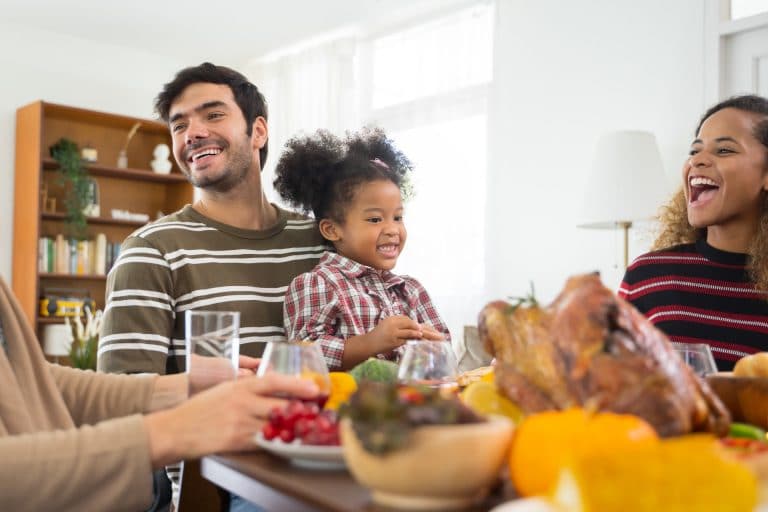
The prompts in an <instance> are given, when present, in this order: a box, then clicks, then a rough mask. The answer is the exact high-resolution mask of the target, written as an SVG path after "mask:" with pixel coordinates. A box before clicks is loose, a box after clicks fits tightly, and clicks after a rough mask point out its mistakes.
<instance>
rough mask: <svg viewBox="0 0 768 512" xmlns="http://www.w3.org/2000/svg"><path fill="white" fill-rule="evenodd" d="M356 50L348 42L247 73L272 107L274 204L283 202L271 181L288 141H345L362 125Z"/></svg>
mask: <svg viewBox="0 0 768 512" xmlns="http://www.w3.org/2000/svg"><path fill="white" fill-rule="evenodd" d="M356 47H357V44H356V41H355V39H354V38H352V37H346V38H343V39H337V40H334V41H329V42H325V43H322V44H318V45H315V46H311V47H309V48H305V49H301V50H297V51H294V52H290V53H286V54H284V55H282V56H279V57H275V58H272V59H269V60H262V61H255V62H253V63H252V64H251V65H249V66H248V67H246V69H245V70H244V73H245V74H246V76H248V78H249V79H250V80H251V81H252V82H253V83H255V84H256V85H257V86H258V87H259V90H261V91H262V93H263V94H264V96H265V97H266V99H267V105H268V107H269V156H268V157H267V164H266V166H265V167H264V170H263V178H262V183H263V184H264V189H265V191H266V193H267V197H269V199H270V200H272V201H276V202H280V201H279V198H278V197H277V194H276V193H275V192H274V189H273V188H272V181H273V180H274V178H275V173H274V169H275V164H276V163H277V161H278V160H279V158H280V154H281V153H282V148H283V146H284V145H285V143H286V141H288V139H290V138H291V137H294V136H296V135H299V134H302V133H312V132H314V131H315V130H317V129H318V128H325V129H327V130H330V131H332V132H333V133H336V134H339V135H340V134H343V133H344V131H345V130H348V129H355V128H356V127H357V126H358V125H359V124H360V120H359V114H358V110H359V109H358V104H359V100H358V90H359V87H358V85H357V78H356V72H355V53H356Z"/></svg>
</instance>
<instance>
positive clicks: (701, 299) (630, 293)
mask: <svg viewBox="0 0 768 512" xmlns="http://www.w3.org/2000/svg"><path fill="white" fill-rule="evenodd" d="M746 264H747V255H746V254H740V253H732V252H725V251H721V250H719V249H716V248H714V247H712V246H711V245H709V244H707V242H706V240H703V239H701V240H698V241H697V242H696V243H695V244H684V245H676V246H674V247H670V248H667V249H662V250H660V251H655V252H650V253H647V254H644V255H642V256H640V257H639V258H637V259H636V260H635V261H634V262H632V265H630V267H629V268H628V269H627V273H626V275H625V276H624V281H623V282H622V283H621V287H620V289H619V296H621V297H623V298H624V299H626V300H628V301H629V302H631V303H632V304H634V305H635V307H637V309H639V310H640V311H641V312H642V313H643V314H644V315H645V316H646V317H647V318H648V319H649V320H650V321H651V322H652V323H653V324H655V325H656V327H658V328H659V329H661V330H662V331H664V333H666V334H667V336H669V338H670V339H671V340H672V341H678V342H685V343H707V344H709V346H710V347H711V348H712V354H713V355H714V357H715V361H716V362H717V366H718V369H720V370H721V371H725V370H731V369H733V365H734V364H735V363H736V361H737V360H738V359H739V358H741V357H742V356H745V355H747V354H752V353H755V352H760V351H768V295H767V294H766V293H764V292H759V291H757V290H756V289H755V287H754V284H753V283H752V282H751V280H750V279H749V276H748V274H747V271H746Z"/></svg>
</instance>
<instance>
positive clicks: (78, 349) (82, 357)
mask: <svg viewBox="0 0 768 512" xmlns="http://www.w3.org/2000/svg"><path fill="white" fill-rule="evenodd" d="M101 319H102V311H101V310H100V309H99V310H97V311H96V313H95V314H94V313H92V312H91V308H90V307H88V306H85V325H83V321H82V319H81V318H80V315H79V314H78V315H76V316H75V317H74V319H73V320H72V321H70V319H69V317H66V318H65V319H64V321H65V322H66V324H67V326H68V327H69V328H70V329H71V331H72V345H70V347H69V359H70V361H71V362H72V366H74V367H75V368H80V369H81V370H95V369H96V352H97V351H98V348H99V332H100V330H101Z"/></svg>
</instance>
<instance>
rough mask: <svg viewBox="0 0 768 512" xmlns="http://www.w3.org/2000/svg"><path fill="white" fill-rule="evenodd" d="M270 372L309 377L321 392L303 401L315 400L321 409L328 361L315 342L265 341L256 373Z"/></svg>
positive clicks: (326, 390)
mask: <svg viewBox="0 0 768 512" xmlns="http://www.w3.org/2000/svg"><path fill="white" fill-rule="evenodd" d="M272 372H275V373H281V374H283V375H293V376H295V377H299V378H302V379H312V380H313V381H314V382H315V383H316V384H317V387H318V388H319V389H320V392H319V393H318V395H317V396H316V397H315V398H311V399H308V400H305V401H309V402H315V403H317V405H318V407H320V409H322V408H323V406H324V405H325V402H326V401H327V400H328V396H329V395H330V393H331V379H330V378H329V377H328V365H326V363H325V358H324V357H323V352H322V350H321V349H320V346H319V345H318V344H316V343H312V342H306V341H301V342H286V341H272V342H269V343H267V346H266V347H265V349H264V354H262V356H261V363H259V368H258V370H256V376H257V377H263V376H264V375H267V374H269V373H272ZM286 398H287V397H286Z"/></svg>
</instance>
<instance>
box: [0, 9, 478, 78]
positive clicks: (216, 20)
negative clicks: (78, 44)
mask: <svg viewBox="0 0 768 512" xmlns="http://www.w3.org/2000/svg"><path fill="white" fill-rule="evenodd" d="M457 3H461V2H460V1H459V0H450V1H445V0H443V1H442V2H440V1H439V0H268V1H267V0H219V2H210V1H204V0H185V1H183V2H181V1H178V0H166V1H164V0H128V1H127V2H121V3H115V2H110V1H103V0H67V1H66V2H63V1H61V0H2V1H0V21H2V22H5V23H9V24H12V25H14V26H16V27H21V26H26V27H30V28H34V29H40V30H46V31H51V32H56V33H59V34H64V35H69V36H74V37H79V38H83V39H88V40H92V41H95V42H98V43H100V44H113V45H119V46H124V47H129V48H133V49H136V50H140V51H145V52H151V53H153V54H156V55H163V56H167V57H171V58H174V59H179V60H184V61H190V60H195V61H197V60H200V59H201V58H203V59H208V60H213V61H215V62H220V63H227V64H230V65H233V64H242V63H244V62H247V61H248V60H250V59H253V58H256V57H260V56H263V55H265V54H268V53H270V52H272V51H275V50H277V49H279V48H283V47H285V46H290V45H293V44H296V43H299V42H301V41H305V40H307V39H312V38H316V37H322V36H323V35H324V34H326V33H328V32H332V31H336V30H341V29H344V28H352V29H354V28H355V27H360V26H371V25H381V24H382V23H384V22H387V21H388V22H390V23H394V22H396V21H397V20H398V19H403V18H408V17H414V16H424V15H425V14H426V13H428V12H430V11H433V10H435V9H437V8H440V9H443V8H445V4H457ZM463 3H466V1H464V2H463ZM118 6H120V7H118Z"/></svg>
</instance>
